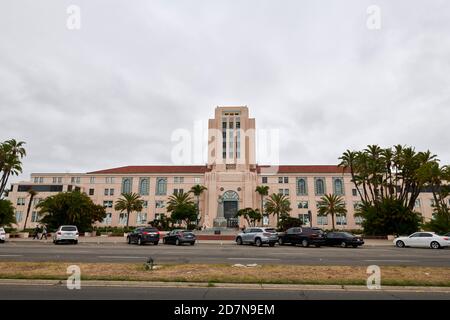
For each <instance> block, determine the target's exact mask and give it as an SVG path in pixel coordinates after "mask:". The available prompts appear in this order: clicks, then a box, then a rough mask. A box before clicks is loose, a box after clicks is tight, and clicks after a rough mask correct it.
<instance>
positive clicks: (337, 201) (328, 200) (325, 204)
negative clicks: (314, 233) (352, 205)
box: [317, 194, 347, 230]
mask: <svg viewBox="0 0 450 320" xmlns="http://www.w3.org/2000/svg"><path fill="white" fill-rule="evenodd" d="M318 204H319V209H318V212H317V215H318V216H328V215H331V221H332V225H333V230H334V217H335V216H345V215H346V214H347V209H346V208H345V202H344V199H343V198H342V197H341V196H337V195H334V194H326V195H325V196H323V197H321V198H320V201H319V203H318Z"/></svg>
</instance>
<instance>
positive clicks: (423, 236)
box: [394, 232, 450, 249]
mask: <svg viewBox="0 0 450 320" xmlns="http://www.w3.org/2000/svg"><path fill="white" fill-rule="evenodd" d="M449 239H450V238H449V237H446V236H439V235H437V234H435V233H434V232H414V233H413V234H412V235H410V236H409V237H398V238H395V239H394V244H395V245H396V246H397V247H399V248H404V247H424V248H432V249H439V248H443V247H448V246H450V241H449Z"/></svg>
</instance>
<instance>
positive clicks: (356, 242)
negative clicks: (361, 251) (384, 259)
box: [324, 232, 364, 248]
mask: <svg viewBox="0 0 450 320" xmlns="http://www.w3.org/2000/svg"><path fill="white" fill-rule="evenodd" d="M363 244H364V240H363V239H362V238H361V237H357V236H355V235H353V234H351V233H349V232H329V233H327V234H326V235H325V243H324V245H326V246H341V247H343V248H346V247H348V246H352V247H353V248H356V247H358V246H362V245H363Z"/></svg>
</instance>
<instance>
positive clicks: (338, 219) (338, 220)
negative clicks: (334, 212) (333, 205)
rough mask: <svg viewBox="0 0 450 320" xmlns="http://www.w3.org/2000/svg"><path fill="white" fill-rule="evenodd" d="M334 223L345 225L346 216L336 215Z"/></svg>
mask: <svg viewBox="0 0 450 320" xmlns="http://www.w3.org/2000/svg"><path fill="white" fill-rule="evenodd" d="M336 224H337V225H338V226H345V225H347V217H346V216H337V217H336Z"/></svg>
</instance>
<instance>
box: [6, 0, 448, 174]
mask: <svg viewBox="0 0 450 320" xmlns="http://www.w3.org/2000/svg"><path fill="white" fill-rule="evenodd" d="M71 4H75V5H78V6H79V7H80V9H81V29H80V30H70V29H68V28H67V26H66V22H67V18H68V17H69V14H67V12H66V10H67V7H68V6H69V5H71ZM373 4H375V5H377V6H379V8H380V9H381V28H380V29H378V30H372V29H369V28H368V27H367V19H368V17H369V15H368V14H367V12H366V10H367V8H368V6H369V5H373ZM449 17H450V1H447V0H442V1H437V0H436V1H431V0H429V1H423V0H420V1H411V0H407V1H392V0H388V1H361V0H355V1H316V0H312V1H298V0H293V1H283V0H281V1H275V0H270V1H263V0H254V1H249V0H242V1H237V0H228V1H210V0H208V1H197V0H178V1H176V0H170V1H167V0H164V1H148V0H145V1H137V0H133V1H125V0H124V1H110V0H108V1H97V0H89V1H80V0H73V1H61V0H54V1H49V0H45V1H44V0H40V1H35V0H30V1H21V0H2V1H1V3H0V111H1V112H0V141H4V140H6V139H9V138H16V139H18V140H24V141H26V143H27V145H26V148H27V152H28V155H27V157H26V158H25V159H24V174H23V175H21V176H20V177H18V178H15V179H13V181H16V180H18V179H21V180H22V179H28V178H29V174H30V173H31V172H87V171H92V170H99V169H105V168H110V167H116V166H123V165H133V164H141V165H144V164H172V161H171V150H172V146H173V145H174V143H173V142H171V134H172V133H173V132H174V130H177V129H180V128H184V129H187V130H192V129H193V126H194V123H195V122H196V121H203V122H204V124H205V125H206V121H207V119H208V118H212V117H213V116H214V107H215V106H217V105H247V106H248V107H249V109H250V116H251V117H254V118H256V126H257V128H258V129H278V130H280V138H281V141H280V162H281V163H282V164H335V163H337V161H338V160H337V158H338V157H339V156H340V155H341V154H342V152H343V151H345V150H346V149H347V148H350V149H361V148H363V147H364V146H366V145H367V144H380V145H382V146H391V145H394V144H406V145H413V146H415V147H416V149H417V150H426V149H430V150H431V151H432V152H433V153H436V154H438V156H439V158H440V159H441V160H442V162H444V163H449V162H450V148H449V146H450V133H449V125H450V19H449ZM265 160H266V159H261V158H260V159H259V162H260V163H264V161H265Z"/></svg>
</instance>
